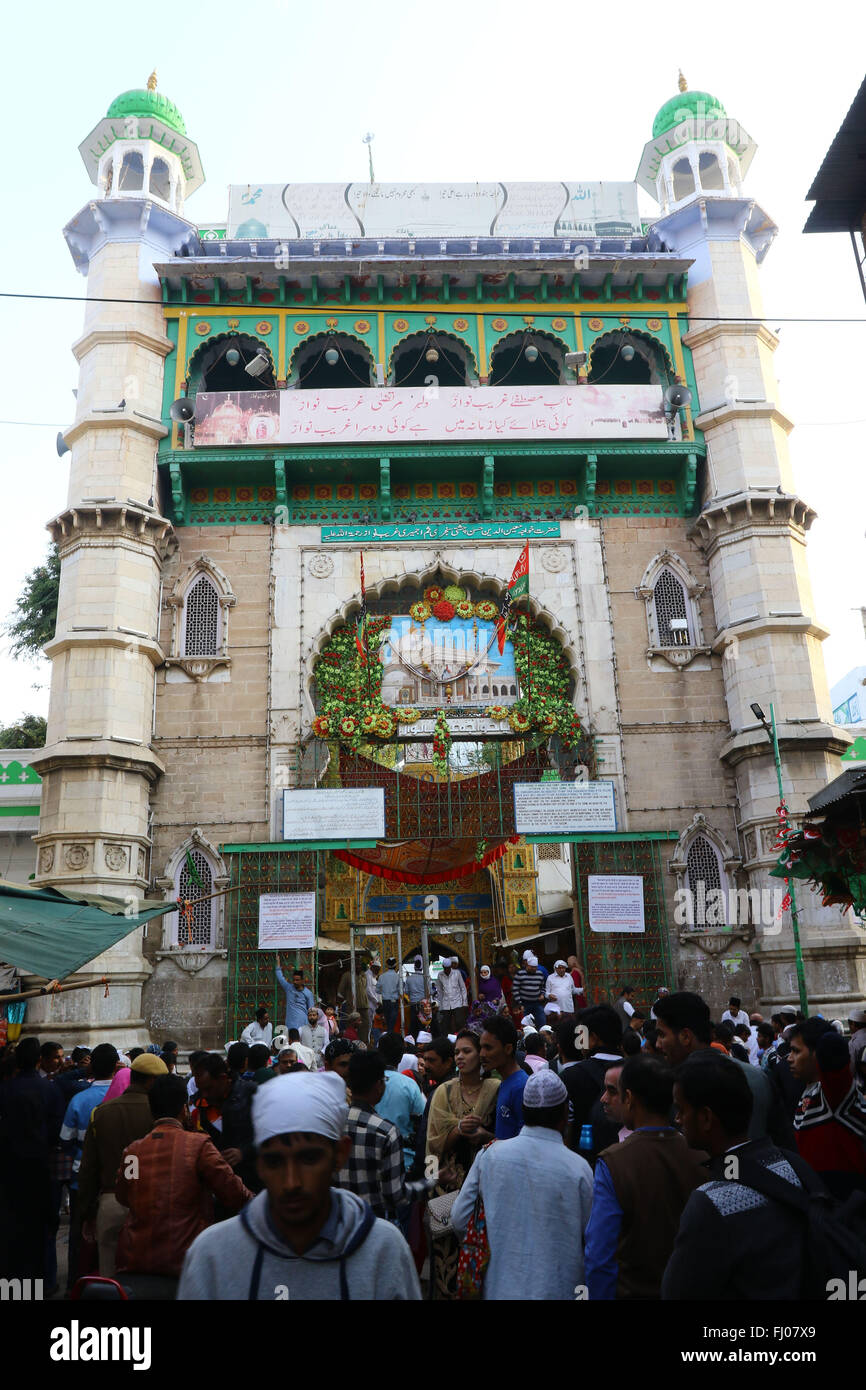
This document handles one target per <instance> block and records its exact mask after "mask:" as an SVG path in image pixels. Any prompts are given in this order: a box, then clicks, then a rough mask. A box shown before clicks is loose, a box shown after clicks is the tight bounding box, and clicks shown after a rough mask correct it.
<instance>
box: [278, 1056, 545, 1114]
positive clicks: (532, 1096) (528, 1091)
mask: <svg viewBox="0 0 866 1390" xmlns="http://www.w3.org/2000/svg"><path fill="white" fill-rule="evenodd" d="M264 1089H265V1090H267V1089H268V1088H267V1086H265V1088H264ZM565 1100H568V1091H567V1090H566V1089H565V1083H564V1082H563V1081H562V1080H560V1078H559V1077H558V1076H557V1075H556V1072H553V1071H551V1070H550V1068H549V1067H541V1068H540V1069H539V1070H538V1071H536V1072H533V1074H532V1076H530V1078H529V1080H528V1081H527V1083H526V1085H525V1086H524V1088H523V1108H524V1110H546V1109H548V1108H549V1107H551V1106H554V1105H562V1103H563V1101H565Z"/></svg>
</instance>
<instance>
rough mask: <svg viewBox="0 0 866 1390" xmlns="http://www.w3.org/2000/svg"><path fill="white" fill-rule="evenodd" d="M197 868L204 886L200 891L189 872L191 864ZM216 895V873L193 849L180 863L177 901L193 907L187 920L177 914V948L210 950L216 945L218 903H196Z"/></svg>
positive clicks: (203, 857) (212, 899) (175, 934)
mask: <svg viewBox="0 0 866 1390" xmlns="http://www.w3.org/2000/svg"><path fill="white" fill-rule="evenodd" d="M190 859H191V860H192V862H193V864H194V866H195V872H196V874H197V875H198V878H199V879H200V881H201V884H203V885H204V886H203V887H200V886H199V884H198V883H197V882H196V880H195V877H194V875H193V873H192V872H191V870H190V866H189V860H190ZM212 892H213V870H212V869H211V866H210V864H209V863H208V860H207V859H206V857H205V856H204V854H202V852H201V850H200V849H191V850H189V851H188V854H186V855H184V857H183V859H182V860H181V861H180V865H179V867H178V871H177V878H176V887H175V893H176V895H177V898H178V901H180V900H184V901H188V902H191V903H192V907H191V909H190V912H189V914H187V915H186V916H185V915H183V914H182V913H180V912H178V913H177V914H176V917H175V928H174V942H175V944H177V945H178V946H188V947H195V946H207V947H212V946H213V944H214V925H215V921H216V912H215V903H216V899H215V898H211V899H210V901H209V902H201V901H196V900H197V899H202V898H206V897H208V896H209V895H210V894H211V893H212Z"/></svg>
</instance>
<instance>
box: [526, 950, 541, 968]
mask: <svg viewBox="0 0 866 1390" xmlns="http://www.w3.org/2000/svg"><path fill="white" fill-rule="evenodd" d="M523 959H524V960H525V961H526V964H527V965H537V964H538V956H534V955H533V954H532V952H531V951H530V952H529V955H528V956H524V957H523Z"/></svg>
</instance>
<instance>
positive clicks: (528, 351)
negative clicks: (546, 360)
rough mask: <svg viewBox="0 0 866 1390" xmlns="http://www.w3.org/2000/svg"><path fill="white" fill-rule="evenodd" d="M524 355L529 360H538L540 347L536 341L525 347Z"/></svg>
mask: <svg viewBox="0 0 866 1390" xmlns="http://www.w3.org/2000/svg"><path fill="white" fill-rule="evenodd" d="M523 356H524V357H525V358H526V360H527V362H537V361H538V348H537V347H536V346H535V344H534V343H530V344H529V346H528V347H526V348H524V350H523Z"/></svg>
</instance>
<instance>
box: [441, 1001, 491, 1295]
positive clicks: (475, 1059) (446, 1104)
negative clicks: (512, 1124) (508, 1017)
mask: <svg viewBox="0 0 866 1390" xmlns="http://www.w3.org/2000/svg"><path fill="white" fill-rule="evenodd" d="M454 1065H455V1066H456V1068H457V1075H456V1077H455V1078H454V1080H453V1081H443V1082H442V1083H441V1085H439V1086H437V1087H436V1090H435V1091H434V1092H433V1097H432V1099H431V1101H430V1109H429V1111H428V1118H427V1149H426V1156H427V1159H428V1160H429V1158H430V1156H431V1155H433V1156H435V1158H436V1159H437V1160H438V1161H439V1164H440V1166H441V1167H442V1168H444V1167H445V1165H446V1164H448V1170H447V1171H448V1177H447V1180H446V1179H445V1175H444V1173H443V1181H442V1183H441V1184H440V1185H438V1186H437V1187H436V1188H435V1189H434V1192H433V1194H432V1195H434V1196H443V1195H444V1194H445V1193H446V1192H453V1191H455V1189H456V1190H459V1189H460V1188H461V1187H462V1186H463V1183H464V1182H465V1180H466V1174H467V1173H468V1172H469V1169H470V1168H471V1166H472V1161H473V1159H474V1158H475V1155H476V1154H477V1152H478V1150H479V1149H480V1148H481V1146H482V1144H486V1143H488V1142H489V1141H490V1140H491V1139H493V1137H494V1129H495V1125H496V1094H497V1092H498V1090H499V1082H498V1081H494V1080H493V1079H492V1078H486V1079H483V1078H482V1076H481V1040H480V1038H479V1037H478V1034H477V1033H474V1032H472V1031H470V1029H468V1028H464V1029H463V1030H462V1031H461V1032H459V1033H458V1034H457V1040H456V1042H455V1044H454ZM459 1254H460V1243H459V1241H458V1240H457V1237H456V1236H454V1235H452V1234H450V1233H449V1234H448V1235H441V1236H437V1237H436V1238H435V1239H433V1240H431V1241H430V1258H431V1274H430V1284H431V1289H432V1296H433V1298H435V1299H456V1297H457V1259H458V1256H459Z"/></svg>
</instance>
